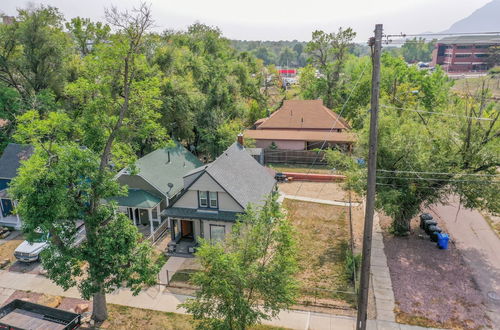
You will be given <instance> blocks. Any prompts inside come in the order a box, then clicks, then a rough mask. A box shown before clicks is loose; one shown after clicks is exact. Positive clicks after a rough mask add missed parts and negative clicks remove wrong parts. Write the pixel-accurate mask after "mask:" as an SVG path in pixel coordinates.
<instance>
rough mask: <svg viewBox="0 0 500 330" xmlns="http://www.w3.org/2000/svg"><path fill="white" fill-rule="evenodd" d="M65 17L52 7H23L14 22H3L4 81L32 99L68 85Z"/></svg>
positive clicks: (0, 57)
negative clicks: (45, 91)
mask: <svg viewBox="0 0 500 330" xmlns="http://www.w3.org/2000/svg"><path fill="white" fill-rule="evenodd" d="M62 21H63V16H62V15H61V13H60V12H59V11H58V10H57V8H54V7H50V6H43V5H42V6H40V7H31V8H28V9H20V10H19V14H18V16H17V17H16V19H15V21H14V23H13V24H7V25H0V80H1V81H3V82H4V83H5V84H7V85H8V86H10V87H12V88H15V89H17V91H18V92H19V94H20V95H21V96H22V97H23V99H24V100H25V101H26V102H28V101H30V100H31V98H32V97H33V96H34V94H36V93H38V92H40V91H42V90H44V89H51V90H52V91H54V92H56V93H60V92H61V91H62V88H63V85H64V80H65V79H64V61H65V58H66V55H67V50H68V47H67V45H68V42H69V39H68V37H67V36H66V34H65V33H64V32H63V29H62Z"/></svg>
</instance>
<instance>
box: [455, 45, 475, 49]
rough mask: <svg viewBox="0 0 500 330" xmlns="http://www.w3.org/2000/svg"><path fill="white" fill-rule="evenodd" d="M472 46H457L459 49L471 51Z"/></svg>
mask: <svg viewBox="0 0 500 330" xmlns="http://www.w3.org/2000/svg"><path fill="white" fill-rule="evenodd" d="M471 48H472V46H457V49H471Z"/></svg>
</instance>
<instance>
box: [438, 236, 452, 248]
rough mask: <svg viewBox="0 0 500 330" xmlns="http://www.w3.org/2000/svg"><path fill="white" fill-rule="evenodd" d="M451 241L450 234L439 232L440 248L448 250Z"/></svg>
mask: <svg viewBox="0 0 500 330" xmlns="http://www.w3.org/2000/svg"><path fill="white" fill-rule="evenodd" d="M449 241H450V236H448V234H445V233H438V234H437V245H438V247H439V248H440V249H442V250H446V249H448V242H449Z"/></svg>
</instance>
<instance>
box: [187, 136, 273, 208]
mask: <svg viewBox="0 0 500 330" xmlns="http://www.w3.org/2000/svg"><path fill="white" fill-rule="evenodd" d="M203 170H204V172H205V173H207V174H208V175H209V176H210V177H212V179H214V180H215V181H216V182H217V183H218V184H219V185H220V186H221V187H222V188H223V189H224V190H226V192H227V193H228V194H229V195H231V197H233V198H234V200H235V201H236V202H237V203H238V204H240V205H241V206H242V207H243V208H245V207H246V206H247V205H248V204H249V203H252V204H257V205H262V203H263V202H264V200H265V198H266V195H269V194H270V193H271V192H272V190H273V188H274V186H275V184H276V181H275V180H274V178H273V177H272V176H271V174H270V173H269V172H268V171H266V169H265V168H264V167H263V166H262V165H260V164H259V163H258V162H257V161H256V160H255V159H254V158H253V157H252V156H250V154H249V153H248V152H247V151H246V150H245V147H243V146H242V145H240V144H239V143H237V142H235V143H233V144H232V145H231V146H230V147H229V148H227V149H226V151H224V152H223V153H222V155H220V156H219V157H217V159H216V160H214V161H213V162H212V163H210V164H207V165H205V166H203ZM194 173H196V171H191V173H189V174H188V175H190V174H194ZM200 177H201V175H200Z"/></svg>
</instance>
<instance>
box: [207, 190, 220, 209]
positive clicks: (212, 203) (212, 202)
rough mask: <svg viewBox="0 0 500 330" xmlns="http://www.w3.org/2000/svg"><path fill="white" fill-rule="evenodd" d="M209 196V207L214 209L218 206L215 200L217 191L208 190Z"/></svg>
mask: <svg viewBox="0 0 500 330" xmlns="http://www.w3.org/2000/svg"><path fill="white" fill-rule="evenodd" d="M208 195H209V197H210V208H213V209H216V208H218V207H219V205H218V204H219V203H218V202H217V193H216V192H213V191H211V192H209V193H208Z"/></svg>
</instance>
